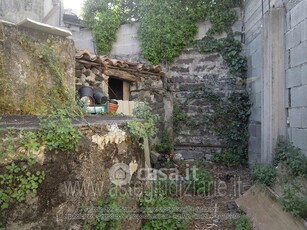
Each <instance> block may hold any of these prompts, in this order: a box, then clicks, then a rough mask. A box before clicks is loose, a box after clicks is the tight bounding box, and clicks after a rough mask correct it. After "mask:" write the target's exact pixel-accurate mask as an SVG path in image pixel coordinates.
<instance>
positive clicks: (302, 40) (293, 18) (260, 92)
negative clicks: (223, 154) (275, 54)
mask: <svg viewBox="0 0 307 230" xmlns="http://www.w3.org/2000/svg"><path fill="white" fill-rule="evenodd" d="M279 7H283V8H284V9H285V11H286V16H285V21H286V23H285V25H284V27H285V28H283V29H284V31H285V34H284V43H285V47H284V55H285V56H284V59H285V65H284V66H285V67H284V71H285V78H286V79H285V81H286V83H285V88H286V91H285V95H284V96H285V98H286V102H285V108H286V109H287V122H286V123H287V125H288V136H287V138H289V140H290V141H292V142H293V143H294V145H296V146H298V147H300V148H301V149H302V150H303V152H304V153H305V154H307V141H306V140H307V86H306V84H307V37H306V36H307V0H286V1H281V0H271V1H261V0H256V1H255V0H247V1H245V7H244V15H245V16H244V28H245V53H246V56H247V59H248V65H249V69H248V81H247V83H248V84H247V85H248V89H249V92H250V96H251V100H252V102H253V107H252V114H251V119H250V125H249V134H250V140H249V161H250V163H251V162H255V161H256V162H259V161H261V155H262V154H264V153H261V151H262V150H261V148H263V146H262V145H263V143H262V141H263V140H261V139H262V135H263V130H261V129H262V127H261V126H262V125H263V124H262V123H263V117H264V116H266V115H265V114H263V111H264V110H263V109H264V108H263V105H264V100H268V98H264V88H265V85H264V74H265V73H264V70H263V69H264V62H265V61H267V60H265V59H264V45H263V44H264V43H265V42H266V40H265V39H264V37H263V28H264V26H265V25H264V17H265V15H267V14H270V13H271V12H272V10H274V8H279Z"/></svg>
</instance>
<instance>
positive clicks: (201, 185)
mask: <svg viewBox="0 0 307 230" xmlns="http://www.w3.org/2000/svg"><path fill="white" fill-rule="evenodd" d="M212 188H213V179H212V177H211V175H210V174H209V172H208V171H206V170H198V171H196V175H193V172H192V171H190V176H189V188H188V190H189V191H192V192H193V194H196V195H205V194H208V193H209V192H210V191H211V190H212Z"/></svg>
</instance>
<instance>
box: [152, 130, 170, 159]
mask: <svg viewBox="0 0 307 230" xmlns="http://www.w3.org/2000/svg"><path fill="white" fill-rule="evenodd" d="M153 149H154V150H155V151H157V152H158V153H164V154H167V153H170V152H171V150H172V149H173V141H172V140H171V138H170V134H169V133H168V132H167V131H166V130H163V133H162V138H161V142H160V143H159V144H155V145H153Z"/></svg>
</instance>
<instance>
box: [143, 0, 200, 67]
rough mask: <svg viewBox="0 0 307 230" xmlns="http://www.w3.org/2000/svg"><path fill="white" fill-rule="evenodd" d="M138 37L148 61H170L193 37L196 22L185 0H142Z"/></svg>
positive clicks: (195, 30) (195, 31)
mask: <svg viewBox="0 0 307 230" xmlns="http://www.w3.org/2000/svg"><path fill="white" fill-rule="evenodd" d="M141 2H142V3H141V7H140V12H141V21H140V29H139V37H140V40H141V42H142V43H141V49H142V51H143V54H144V56H145V58H146V59H147V60H149V61H150V62H152V63H154V64H156V63H159V62H161V61H163V62H172V61H173V60H174V58H175V57H177V56H178V55H179V54H180V53H181V51H182V50H183V49H184V48H185V47H186V46H187V45H188V44H189V43H190V42H191V41H192V40H193V38H194V37H195V35H196V33H197V24H196V23H195V19H194V18H193V17H191V12H190V11H191V10H190V8H188V7H189V6H188V4H187V3H186V1H178V0H169V1H165V0H156V1H141Z"/></svg>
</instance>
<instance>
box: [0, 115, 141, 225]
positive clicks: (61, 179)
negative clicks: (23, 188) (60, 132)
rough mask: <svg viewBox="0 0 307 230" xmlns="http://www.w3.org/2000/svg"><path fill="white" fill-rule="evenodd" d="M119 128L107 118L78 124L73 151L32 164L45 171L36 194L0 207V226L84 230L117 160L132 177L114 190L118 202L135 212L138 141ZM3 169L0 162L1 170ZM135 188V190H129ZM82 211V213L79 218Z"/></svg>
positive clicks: (56, 153) (105, 193) (54, 153)
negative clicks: (78, 136) (93, 123)
mask: <svg viewBox="0 0 307 230" xmlns="http://www.w3.org/2000/svg"><path fill="white" fill-rule="evenodd" d="M124 126H125V123H122V122H118V121H116V120H113V121H112V120H110V119H109V122H105V123H104V124H100V125H96V126H91V127H86V126H85V127H80V128H79V129H80V130H81V132H82V134H83V137H82V139H81V142H80V144H79V150H78V151H77V152H72V151H69V152H62V151H52V152H48V151H45V152H44V157H41V158H43V161H41V162H40V163H41V164H35V165H34V166H33V168H34V169H35V170H43V171H44V172H45V180H44V181H43V183H42V184H41V185H40V186H39V189H38V192H37V194H34V193H31V192H30V193H28V195H27V197H26V200H25V201H24V202H18V203H15V204H14V205H11V206H10V208H9V209H6V210H1V212H0V225H1V224H2V225H4V227H5V229H24V230H30V229H50V230H51V229H75V230H77V229H85V226H84V224H85V221H86V220H88V221H91V220H93V218H95V217H96V215H98V213H99V211H101V209H99V207H97V201H99V200H100V201H105V200H107V197H108V196H109V195H108V194H109V191H110V189H111V188H112V187H111V185H112V184H111V181H110V179H112V178H113V176H115V175H112V176H111V177H110V175H111V174H112V173H110V172H109V170H110V169H112V166H113V165H115V164H117V163H120V164H125V165H126V166H127V167H128V169H127V168H123V170H129V171H125V173H128V174H130V175H129V178H130V176H131V179H130V180H129V181H128V185H126V186H123V187H121V191H120V194H119V193H118V200H117V202H118V205H120V206H119V207H122V208H125V210H131V211H132V210H135V209H136V208H137V207H138V195H140V193H138V192H142V191H143V182H142V181H139V180H137V179H136V178H137V177H136V176H137V170H139V169H140V168H143V167H144V164H145V160H144V152H143V150H142V149H140V147H139V144H138V143H133V142H131V141H130V140H129V139H128V138H127V133H126V132H125V129H124ZM113 168H114V167H113ZM115 169H117V168H115ZM118 169H119V170H121V169H120V168H118ZM3 170H4V166H1V167H0V172H3ZM112 172H113V171H112ZM114 178H116V177H114ZM114 178H113V179H114ZM127 178H128V177H127ZM137 183H138V185H137ZM113 186H114V185H113ZM130 186H131V187H130ZM136 186H138V190H133V189H135V188H136ZM129 188H132V190H129ZM124 191H126V193H124ZM114 194H115V190H114ZM127 197H128V199H127ZM82 210H83V213H82ZM84 210H88V212H84ZM110 212H112V209H110V210H109V209H108V208H106V207H105V210H104V213H105V214H108V213H110ZM82 214H87V215H85V216H84V218H82V216H81V215H82ZM140 224H141V223H140V222H138V221H137V220H128V221H127V220H126V221H125V220H123V221H121V227H120V229H140Z"/></svg>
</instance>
